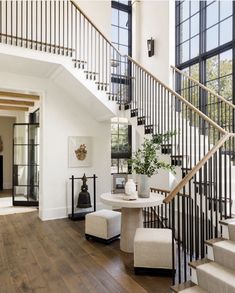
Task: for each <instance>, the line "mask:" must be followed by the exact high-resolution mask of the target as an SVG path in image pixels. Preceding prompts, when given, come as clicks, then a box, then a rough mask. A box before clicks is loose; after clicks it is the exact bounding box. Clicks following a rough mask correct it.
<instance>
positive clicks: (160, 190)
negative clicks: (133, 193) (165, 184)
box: [150, 187, 190, 197]
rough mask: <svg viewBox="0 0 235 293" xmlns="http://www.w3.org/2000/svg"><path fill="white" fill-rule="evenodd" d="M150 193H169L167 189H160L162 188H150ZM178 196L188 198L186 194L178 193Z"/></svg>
mask: <svg viewBox="0 0 235 293" xmlns="http://www.w3.org/2000/svg"><path fill="white" fill-rule="evenodd" d="M150 191H151V192H154V193H155V192H162V193H168V194H169V193H170V192H171V191H170V190H168V189H162V188H156V187H150ZM179 195H182V196H185V197H190V195H189V194H187V193H179Z"/></svg>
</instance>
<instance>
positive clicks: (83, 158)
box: [68, 136, 92, 168]
mask: <svg viewBox="0 0 235 293" xmlns="http://www.w3.org/2000/svg"><path fill="white" fill-rule="evenodd" d="M68 152H69V153H68V157H69V168H79V167H91V166H92V137H91V136H69V138H68Z"/></svg>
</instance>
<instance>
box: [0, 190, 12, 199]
mask: <svg viewBox="0 0 235 293" xmlns="http://www.w3.org/2000/svg"><path fill="white" fill-rule="evenodd" d="M11 196H12V190H11V189H4V190H0V198H1V197H11Z"/></svg>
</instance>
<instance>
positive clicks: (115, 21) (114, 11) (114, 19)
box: [112, 8, 118, 25]
mask: <svg viewBox="0 0 235 293" xmlns="http://www.w3.org/2000/svg"><path fill="white" fill-rule="evenodd" d="M112 24H115V25H118V10H117V9H114V8H113V9H112Z"/></svg>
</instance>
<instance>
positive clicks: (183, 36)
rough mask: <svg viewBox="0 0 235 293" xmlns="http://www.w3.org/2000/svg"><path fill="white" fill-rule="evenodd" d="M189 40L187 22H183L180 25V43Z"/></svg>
mask: <svg viewBox="0 0 235 293" xmlns="http://www.w3.org/2000/svg"><path fill="white" fill-rule="evenodd" d="M188 39H189V20H187V21H185V22H183V23H182V24H181V25H180V42H181V43H182V42H184V41H186V40H188Z"/></svg>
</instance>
